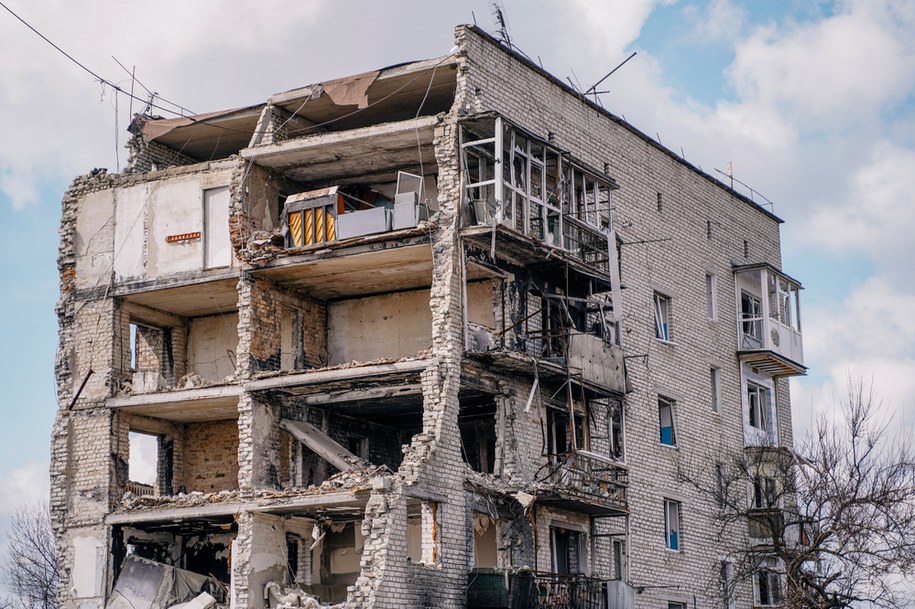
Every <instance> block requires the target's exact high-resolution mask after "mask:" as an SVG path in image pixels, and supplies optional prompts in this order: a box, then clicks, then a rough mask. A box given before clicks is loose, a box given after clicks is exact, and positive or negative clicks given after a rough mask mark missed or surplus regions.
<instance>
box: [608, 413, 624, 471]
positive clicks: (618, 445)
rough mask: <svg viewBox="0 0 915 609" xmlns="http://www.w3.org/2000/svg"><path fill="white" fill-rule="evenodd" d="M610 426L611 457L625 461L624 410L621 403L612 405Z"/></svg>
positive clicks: (609, 419) (609, 418)
mask: <svg viewBox="0 0 915 609" xmlns="http://www.w3.org/2000/svg"><path fill="white" fill-rule="evenodd" d="M608 425H609V427H610V429H609V432H610V456H611V457H613V458H614V459H617V460H620V461H622V460H623V459H625V453H624V452H623V437H624V436H623V408H622V405H621V404H620V403H619V402H611V403H610V413H609V417H608Z"/></svg>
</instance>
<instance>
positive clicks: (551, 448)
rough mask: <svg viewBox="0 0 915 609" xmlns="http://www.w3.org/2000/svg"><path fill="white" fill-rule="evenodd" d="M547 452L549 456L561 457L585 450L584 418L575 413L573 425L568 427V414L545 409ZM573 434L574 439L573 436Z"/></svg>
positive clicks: (565, 411) (557, 410)
mask: <svg viewBox="0 0 915 609" xmlns="http://www.w3.org/2000/svg"><path fill="white" fill-rule="evenodd" d="M546 416H547V451H548V452H549V454H550V455H561V454H565V453H567V452H570V451H573V450H578V449H584V448H586V443H585V434H586V433H587V432H586V428H585V418H584V416H583V415H582V413H580V412H575V413H574V414H573V416H574V425H573V426H572V427H571V428H570V426H569V412H568V411H567V410H559V409H556V408H547V413H546ZM573 433H574V437H573V435H572V434H573Z"/></svg>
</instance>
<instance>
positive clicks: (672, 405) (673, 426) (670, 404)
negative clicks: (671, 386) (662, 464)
mask: <svg viewBox="0 0 915 609" xmlns="http://www.w3.org/2000/svg"><path fill="white" fill-rule="evenodd" d="M676 403H677V402H676V400H674V399H672V398H668V397H665V396H663V395H659V396H658V441H659V442H660V443H661V446H672V447H674V448H676V447H677V415H676ZM665 406H666V407H667V408H668V411H669V412H670V440H671V441H670V443H668V442H665V441H664V432H663V429H664V427H665V426H664V419H663V417H662V412H663V408H664V407H665Z"/></svg>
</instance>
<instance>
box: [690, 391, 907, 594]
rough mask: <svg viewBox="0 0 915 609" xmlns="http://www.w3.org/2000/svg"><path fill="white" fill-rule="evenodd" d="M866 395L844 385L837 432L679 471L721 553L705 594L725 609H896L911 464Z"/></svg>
mask: <svg viewBox="0 0 915 609" xmlns="http://www.w3.org/2000/svg"><path fill="white" fill-rule="evenodd" d="M878 407H879V404H878V403H877V402H876V401H875V398H874V393H873V386H872V385H870V386H865V384H864V383H863V382H861V381H857V382H853V381H851V380H850V381H849V383H848V393H847V397H846V399H845V401H844V402H843V403H842V404H841V409H840V410H841V415H842V416H841V417H839V418H838V422H836V421H831V420H827V419H825V418H824V419H821V420H820V421H819V423H818V424H817V427H816V430H815V432H814V433H812V434H811V435H810V436H808V438H807V439H806V440H805V441H803V442H802V443H801V444H800V445H799V446H798V448H797V449H796V450H793V451H792V450H789V449H785V448H772V447H752V448H746V449H743V450H740V451H737V452H733V453H724V452H723V451H720V452H719V453H718V454H717V455H714V456H713V457H712V458H711V459H709V460H706V461H705V462H704V463H700V462H699V461H698V460H695V459H694V460H692V461H691V462H690V461H687V460H683V461H681V463H680V467H679V475H680V479H681V481H682V482H683V483H685V484H686V485H687V486H689V487H692V488H693V489H695V490H697V491H698V492H699V493H700V494H701V495H702V496H703V497H704V498H705V499H706V500H707V501H706V508H707V509H706V514H707V515H708V517H709V518H710V519H711V520H712V521H713V522H714V523H715V526H716V528H717V531H718V535H719V537H720V538H721V539H722V540H727V545H728V546H729V547H730V552H729V556H728V559H727V560H726V561H724V562H723V563H722V564H721V565H720V566H721V570H720V571H716V573H718V576H716V581H715V582H714V584H712V585H714V586H720V588H719V590H720V593H721V597H722V600H723V603H722V604H723V606H725V607H727V606H729V599H732V598H734V595H735V594H736V591H737V590H742V591H743V593H744V594H746V593H748V592H747V591H749V590H750V589H752V590H753V593H754V595H755V596H756V599H755V600H756V601H757V602H758V603H760V604H766V605H778V606H784V607H787V608H791V609H795V608H796V609H840V608H845V607H860V606H872V607H881V608H898V607H903V606H908V605H907V603H909V602H911V596H909V595H910V594H911V590H909V591H908V594H909V595H907V594H906V591H905V590H903V589H902V588H904V587H905V584H906V582H908V583H909V584H911V582H912V581H913V575H915V456H913V451H912V449H911V448H910V446H908V445H903V444H900V443H894V442H892V441H891V440H890V439H889V437H888V435H887V427H886V425H885V424H883V423H881V421H880V420H879V418H878V413H877V411H878V409H879V408H878Z"/></svg>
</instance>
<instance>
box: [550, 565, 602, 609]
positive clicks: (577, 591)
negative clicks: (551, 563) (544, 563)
mask: <svg viewBox="0 0 915 609" xmlns="http://www.w3.org/2000/svg"><path fill="white" fill-rule="evenodd" d="M534 586H535V589H536V594H537V605H536V607H538V608H539V609H606V607H607V587H606V585H605V582H604V580H601V579H597V578H594V577H588V576H586V575H581V574H577V573H575V574H569V575H559V574H558V573H542V572H537V573H534Z"/></svg>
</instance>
